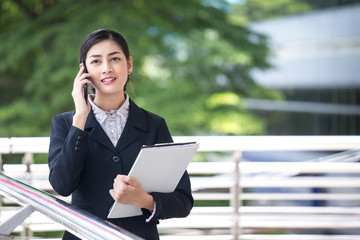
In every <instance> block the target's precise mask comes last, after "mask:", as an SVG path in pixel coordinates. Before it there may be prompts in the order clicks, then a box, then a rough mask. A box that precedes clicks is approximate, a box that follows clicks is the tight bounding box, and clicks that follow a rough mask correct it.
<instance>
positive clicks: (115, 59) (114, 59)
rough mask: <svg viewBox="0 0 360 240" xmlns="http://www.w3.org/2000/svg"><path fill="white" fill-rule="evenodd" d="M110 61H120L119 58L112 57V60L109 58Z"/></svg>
mask: <svg viewBox="0 0 360 240" xmlns="http://www.w3.org/2000/svg"><path fill="white" fill-rule="evenodd" d="M111 61H120V58H119V57H113V58H111Z"/></svg>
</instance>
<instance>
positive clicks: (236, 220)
mask: <svg viewBox="0 0 360 240" xmlns="http://www.w3.org/2000/svg"><path fill="white" fill-rule="evenodd" d="M233 159H234V174H233V175H234V184H233V200H232V206H233V211H234V212H233V228H232V235H233V239H234V240H238V239H239V236H240V235H241V228H240V212H239V208H240V206H241V198H240V195H241V192H242V191H240V188H241V185H240V180H241V176H240V171H239V163H240V161H241V152H240V151H236V152H234V155H233Z"/></svg>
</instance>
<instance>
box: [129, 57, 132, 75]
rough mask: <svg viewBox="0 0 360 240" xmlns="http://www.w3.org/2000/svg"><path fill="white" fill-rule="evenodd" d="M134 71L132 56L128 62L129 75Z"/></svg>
mask: <svg viewBox="0 0 360 240" xmlns="http://www.w3.org/2000/svg"><path fill="white" fill-rule="evenodd" d="M132 70H133V59H132V57H131V56H130V57H129V60H128V75H129V74H130V73H131V72H132Z"/></svg>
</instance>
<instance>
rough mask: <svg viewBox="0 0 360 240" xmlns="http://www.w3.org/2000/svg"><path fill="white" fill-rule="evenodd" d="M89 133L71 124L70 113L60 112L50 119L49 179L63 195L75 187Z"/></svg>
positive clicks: (84, 156)
mask: <svg viewBox="0 0 360 240" xmlns="http://www.w3.org/2000/svg"><path fill="white" fill-rule="evenodd" d="M88 135H89V133H88V132H86V131H82V130H80V129H78V128H76V127H74V126H72V114H71V113H66V114H60V115H57V116H55V117H54V118H53V119H52V123H51V132H50V147H49V157H48V165H49V169H50V174H49V181H50V183H51V185H52V187H53V188H54V190H55V191H56V192H57V193H58V194H60V195H63V196H68V195H70V194H71V193H72V192H73V191H74V190H75V189H76V187H77V185H78V183H79V179H80V174H81V171H82V169H83V166H84V161H85V158H86V153H87V151H88V149H87V147H88V144H87V141H88Z"/></svg>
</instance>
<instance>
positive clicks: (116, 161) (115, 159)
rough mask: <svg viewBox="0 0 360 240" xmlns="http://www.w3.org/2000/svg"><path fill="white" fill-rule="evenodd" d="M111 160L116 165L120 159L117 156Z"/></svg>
mask: <svg viewBox="0 0 360 240" xmlns="http://www.w3.org/2000/svg"><path fill="white" fill-rule="evenodd" d="M112 160H113V162H114V163H118V162H119V161H120V158H119V157H118V156H113V158H112Z"/></svg>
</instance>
